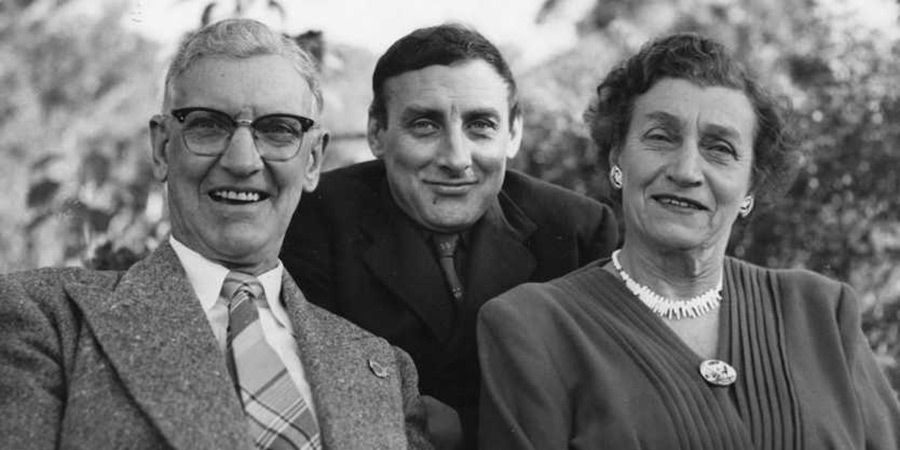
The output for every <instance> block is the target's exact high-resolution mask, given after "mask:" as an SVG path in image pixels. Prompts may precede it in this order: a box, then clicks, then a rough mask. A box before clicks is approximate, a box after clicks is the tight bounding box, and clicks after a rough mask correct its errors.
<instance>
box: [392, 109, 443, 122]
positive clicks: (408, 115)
mask: <svg viewBox="0 0 900 450" xmlns="http://www.w3.org/2000/svg"><path fill="white" fill-rule="evenodd" d="M419 118H425V119H428V120H432V121H434V122H442V121H443V118H444V113H442V112H441V111H440V110H437V109H434V108H427V107H419V106H410V107H408V108H406V109H404V110H403V113H402V114H400V122H401V123H406V122H409V121H410V120H413V119H419Z"/></svg>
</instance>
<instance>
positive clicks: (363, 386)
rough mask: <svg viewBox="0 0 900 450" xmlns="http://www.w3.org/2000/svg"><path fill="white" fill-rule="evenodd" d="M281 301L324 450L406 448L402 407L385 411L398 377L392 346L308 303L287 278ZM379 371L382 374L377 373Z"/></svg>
mask: <svg viewBox="0 0 900 450" xmlns="http://www.w3.org/2000/svg"><path fill="white" fill-rule="evenodd" d="M282 301H283V302H284V305H285V309H286V310H287V312H288V315H289V316H290V318H291V323H292V325H293V327H294V335H295V338H296V340H297V347H298V349H299V352H300V359H301V361H302V363H303V371H304V374H305V376H306V381H307V383H309V385H310V388H311V390H312V394H313V401H314V402H315V405H314V408H315V411H316V417H317V418H318V421H319V428H320V433H321V438H322V444H323V448H335V449H337V448H362V447H361V445H362V446H364V447H370V448H376V447H377V448H382V447H384V448H387V447H385V446H384V445H382V444H383V443H393V444H396V445H389V446H388V447H390V448H400V447H401V446H403V447H405V433H404V429H403V427H402V426H403V423H404V419H403V416H402V405H397V406H398V408H396V409H387V408H386V405H389V404H390V402H389V401H387V400H386V399H385V397H384V396H383V395H384V393H385V392H387V393H391V392H395V390H396V389H397V386H398V384H397V383H396V382H395V381H392V380H393V379H394V378H395V377H397V376H398V374H397V373H390V372H391V371H392V370H394V367H395V366H394V364H393V359H394V356H393V354H387V353H385V352H389V351H390V346H388V345H387V343H384V344H383V345H382V346H380V347H379V346H377V345H375V344H376V343H377V342H382V341H381V340H380V339H378V338H376V337H375V336H372V335H370V334H368V333H366V332H365V331H363V330H362V329H361V328H358V327H355V326H352V325H350V324H349V323H348V322H346V321H344V320H343V319H340V318H338V317H337V316H333V315H331V314H329V313H327V312H325V311H322V310H316V309H315V307H313V306H312V305H310V304H309V303H308V302H307V301H306V298H305V297H304V295H303V293H302V292H300V289H299V288H298V287H297V285H296V283H294V280H293V279H292V278H291V277H290V275H288V274H287V272H285V274H284V276H283V281H282ZM378 370H384V371H385V372H384V373H382V374H381V375H383V376H381V375H376V374H375V372H378Z"/></svg>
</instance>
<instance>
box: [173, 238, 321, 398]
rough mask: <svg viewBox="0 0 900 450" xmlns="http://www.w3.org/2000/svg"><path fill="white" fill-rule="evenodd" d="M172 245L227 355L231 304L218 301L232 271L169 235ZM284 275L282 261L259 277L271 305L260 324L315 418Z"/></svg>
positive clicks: (262, 309)
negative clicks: (290, 316) (284, 298)
mask: <svg viewBox="0 0 900 450" xmlns="http://www.w3.org/2000/svg"><path fill="white" fill-rule="evenodd" d="M169 244H171V245H172V249H173V250H175V254H176V255H178V260H179V261H181V265H182V266H183V267H184V271H185V272H186V273H187V278H188V281H190V283H191V286H192V287H193V288H194V293H195V294H197V298H198V299H200V306H202V307H203V312H205V313H206V319H207V320H209V325H210V327H212V332H213V335H215V337H216V342H218V344H219V349H221V350H222V353H225V346H226V342H225V340H226V337H227V334H228V304H227V303H225V302H223V301H219V294H220V293H221V292H222V284H224V283H225V276H226V275H228V272H229V270H228V269H227V268H225V267H224V266H222V265H219V264H216V263H214V262H212V261H210V260H208V259H206V258H204V257H203V256H202V255H200V254H199V253H197V252H195V251H194V250H191V249H190V248H188V247H186V246H185V245H184V244H182V243H181V242H178V240H176V239H175V238H174V237H172V236H169ZM283 272H284V266H283V265H282V264H281V261H278V266H277V267H275V268H274V269H272V270H270V271H268V272H266V273H263V274H261V275H259V276H257V277H256V278H257V279H259V282H260V284H262V287H263V291H264V292H265V293H266V302H268V303H269V308H268V309H266V308H257V310H258V311H259V323H260V325H261V326H262V331H263V336H264V337H265V339H266V342H268V343H269V346H270V347H272V349H273V350H275V353H276V354H277V355H278V357H279V358H281V361H282V362H284V366H285V367H286V368H287V371H288V375H290V377H291V380H293V382H294V384H296V385H297V389H299V390H300V395H302V396H303V400H304V401H306V404H307V405H309V407H310V408H311V409H312V412H313V415H314V416H315V408H314V405H313V401H312V391H311V390H310V387H309V383H308V382H307V381H306V376H305V374H304V372H303V365H302V364H301V363H300V350H299V349H298V348H297V341H296V340H295V339H294V336H293V333H294V328H293V326H292V325H291V321H290V319H288V315H287V311H285V309H284V306H282V304H281V275H282V273H283Z"/></svg>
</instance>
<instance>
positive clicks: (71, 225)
mask: <svg viewBox="0 0 900 450" xmlns="http://www.w3.org/2000/svg"><path fill="white" fill-rule="evenodd" d="M90 3H93V5H91V4H90ZM98 6H99V8H98ZM125 8H126V5H125V4H124V3H122V2H106V4H105V5H97V4H96V2H89V1H79V0H71V1H61V0H60V1H41V0H34V1H19V2H16V3H10V4H5V5H4V8H3V9H2V10H0V36H2V39H0V59H2V60H3V61H4V64H3V65H2V66H0V86H2V88H0V89H2V91H3V92H4V93H6V94H5V95H4V97H5V98H4V100H3V102H2V103H0V159H2V162H0V167H2V168H0V171H2V175H3V179H4V180H6V194H5V195H4V196H2V200H0V210H2V211H3V214H2V215H0V230H2V231H0V253H2V255H3V256H2V257H0V270H3V271H8V270H13V269H20V268H29V267H35V266H42V265H56V264H66V263H81V262H83V261H84V259H85V257H86V256H85V255H89V254H91V253H92V250H93V247H94V246H100V245H103V244H104V243H106V242H112V241H115V242H117V243H118V245H120V246H121V245H123V244H124V245H133V246H135V247H136V248H135V252H136V253H140V252H141V251H143V249H144V248H145V246H146V245H147V242H148V237H150V238H151V239H152V237H154V236H158V235H160V234H161V233H162V232H164V230H163V229H162V228H164V226H161V225H160V224H161V219H162V212H161V211H162V209H161V197H160V195H161V194H160V191H159V189H158V187H156V185H157V183H155V182H153V181H152V175H151V173H150V170H149V165H148V158H147V154H148V151H149V146H148V144H147V142H148V137H147V133H146V128H147V127H146V123H147V120H148V118H149V117H150V115H151V114H152V113H153V112H154V108H155V102H156V100H157V98H158V96H157V95H156V87H157V84H158V81H157V79H158V76H157V75H158V73H159V71H158V68H157V66H158V64H157V63H156V60H155V54H156V48H155V47H154V46H152V45H150V44H149V43H147V42H145V41H144V40H142V39H140V38H139V37H137V36H135V35H133V34H132V33H129V32H127V31H126V30H124V29H123V25H122V24H123V17H124V13H125ZM148 206H149V207H150V210H148ZM148 212H149V213H150V214H148ZM151 244H152V243H151Z"/></svg>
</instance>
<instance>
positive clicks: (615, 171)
mask: <svg viewBox="0 0 900 450" xmlns="http://www.w3.org/2000/svg"><path fill="white" fill-rule="evenodd" d="M609 182H610V183H612V186H613V188H615V189H617V190H618V189H622V169H620V168H619V166H612V169H609Z"/></svg>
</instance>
